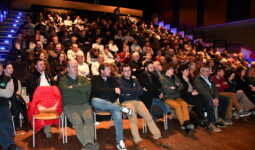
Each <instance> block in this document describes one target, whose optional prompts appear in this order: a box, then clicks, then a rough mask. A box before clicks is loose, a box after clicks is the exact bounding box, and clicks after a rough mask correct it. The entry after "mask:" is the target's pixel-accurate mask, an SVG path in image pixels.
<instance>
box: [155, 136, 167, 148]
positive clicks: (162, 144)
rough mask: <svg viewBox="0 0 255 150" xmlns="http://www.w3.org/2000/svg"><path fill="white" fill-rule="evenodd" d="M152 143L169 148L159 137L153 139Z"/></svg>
mask: <svg viewBox="0 0 255 150" xmlns="http://www.w3.org/2000/svg"><path fill="white" fill-rule="evenodd" d="M154 143H155V144H156V145H158V146H161V147H163V148H165V149H169V150H170V149H171V148H170V146H169V145H168V144H167V142H166V141H164V139H163V138H162V137H161V138H158V139H154Z"/></svg>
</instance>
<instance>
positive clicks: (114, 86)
mask: <svg viewBox="0 0 255 150" xmlns="http://www.w3.org/2000/svg"><path fill="white" fill-rule="evenodd" d="M98 70H99V75H97V76H93V77H92V97H93V98H92V101H91V104H92V106H93V107H94V109H95V110H96V111H98V112H100V111H106V112H109V113H111V115H112V118H113V121H114V125H115V133H116V141H117V148H118V149H119V150H126V147H125V143H124V142H123V127H122V115H121V112H124V113H127V115H128V116H132V115H133V111H132V110H130V109H129V108H126V107H121V106H120V105H118V104H116V103H115V102H116V101H117V99H118V98H119V95H120V94H121V92H120V88H119V85H118V83H117V81H116V80H115V78H113V77H111V70H110V66H109V64H108V63H103V64H101V65H100V66H99V69H98Z"/></svg>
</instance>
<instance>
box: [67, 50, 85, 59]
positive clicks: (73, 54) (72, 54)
mask: <svg viewBox="0 0 255 150" xmlns="http://www.w3.org/2000/svg"><path fill="white" fill-rule="evenodd" d="M77 53H83V51H80V50H79V51H77V52H74V51H73V50H71V49H70V50H68V51H67V58H68V59H69V60H76V55H77Z"/></svg>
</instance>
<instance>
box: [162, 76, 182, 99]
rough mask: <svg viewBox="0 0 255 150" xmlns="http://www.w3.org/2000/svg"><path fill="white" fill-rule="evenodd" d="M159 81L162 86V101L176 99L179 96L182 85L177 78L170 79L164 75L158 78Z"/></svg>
mask: <svg viewBox="0 0 255 150" xmlns="http://www.w3.org/2000/svg"><path fill="white" fill-rule="evenodd" d="M159 80H160V83H161V84H162V93H163V94H164V100H166V99H176V98H178V97H180V96H181V91H182V89H183V84H182V82H181V81H180V80H179V79H178V77H177V76H175V75H174V76H173V77H172V78H170V77H168V76H166V75H163V76H161V77H160V79H159Z"/></svg>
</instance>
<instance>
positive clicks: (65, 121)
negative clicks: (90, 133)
mask: <svg viewBox="0 0 255 150" xmlns="http://www.w3.org/2000/svg"><path fill="white" fill-rule="evenodd" d="M64 119H65V120H64V123H65V143H67V134H68V132H67V119H66V116H64Z"/></svg>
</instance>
